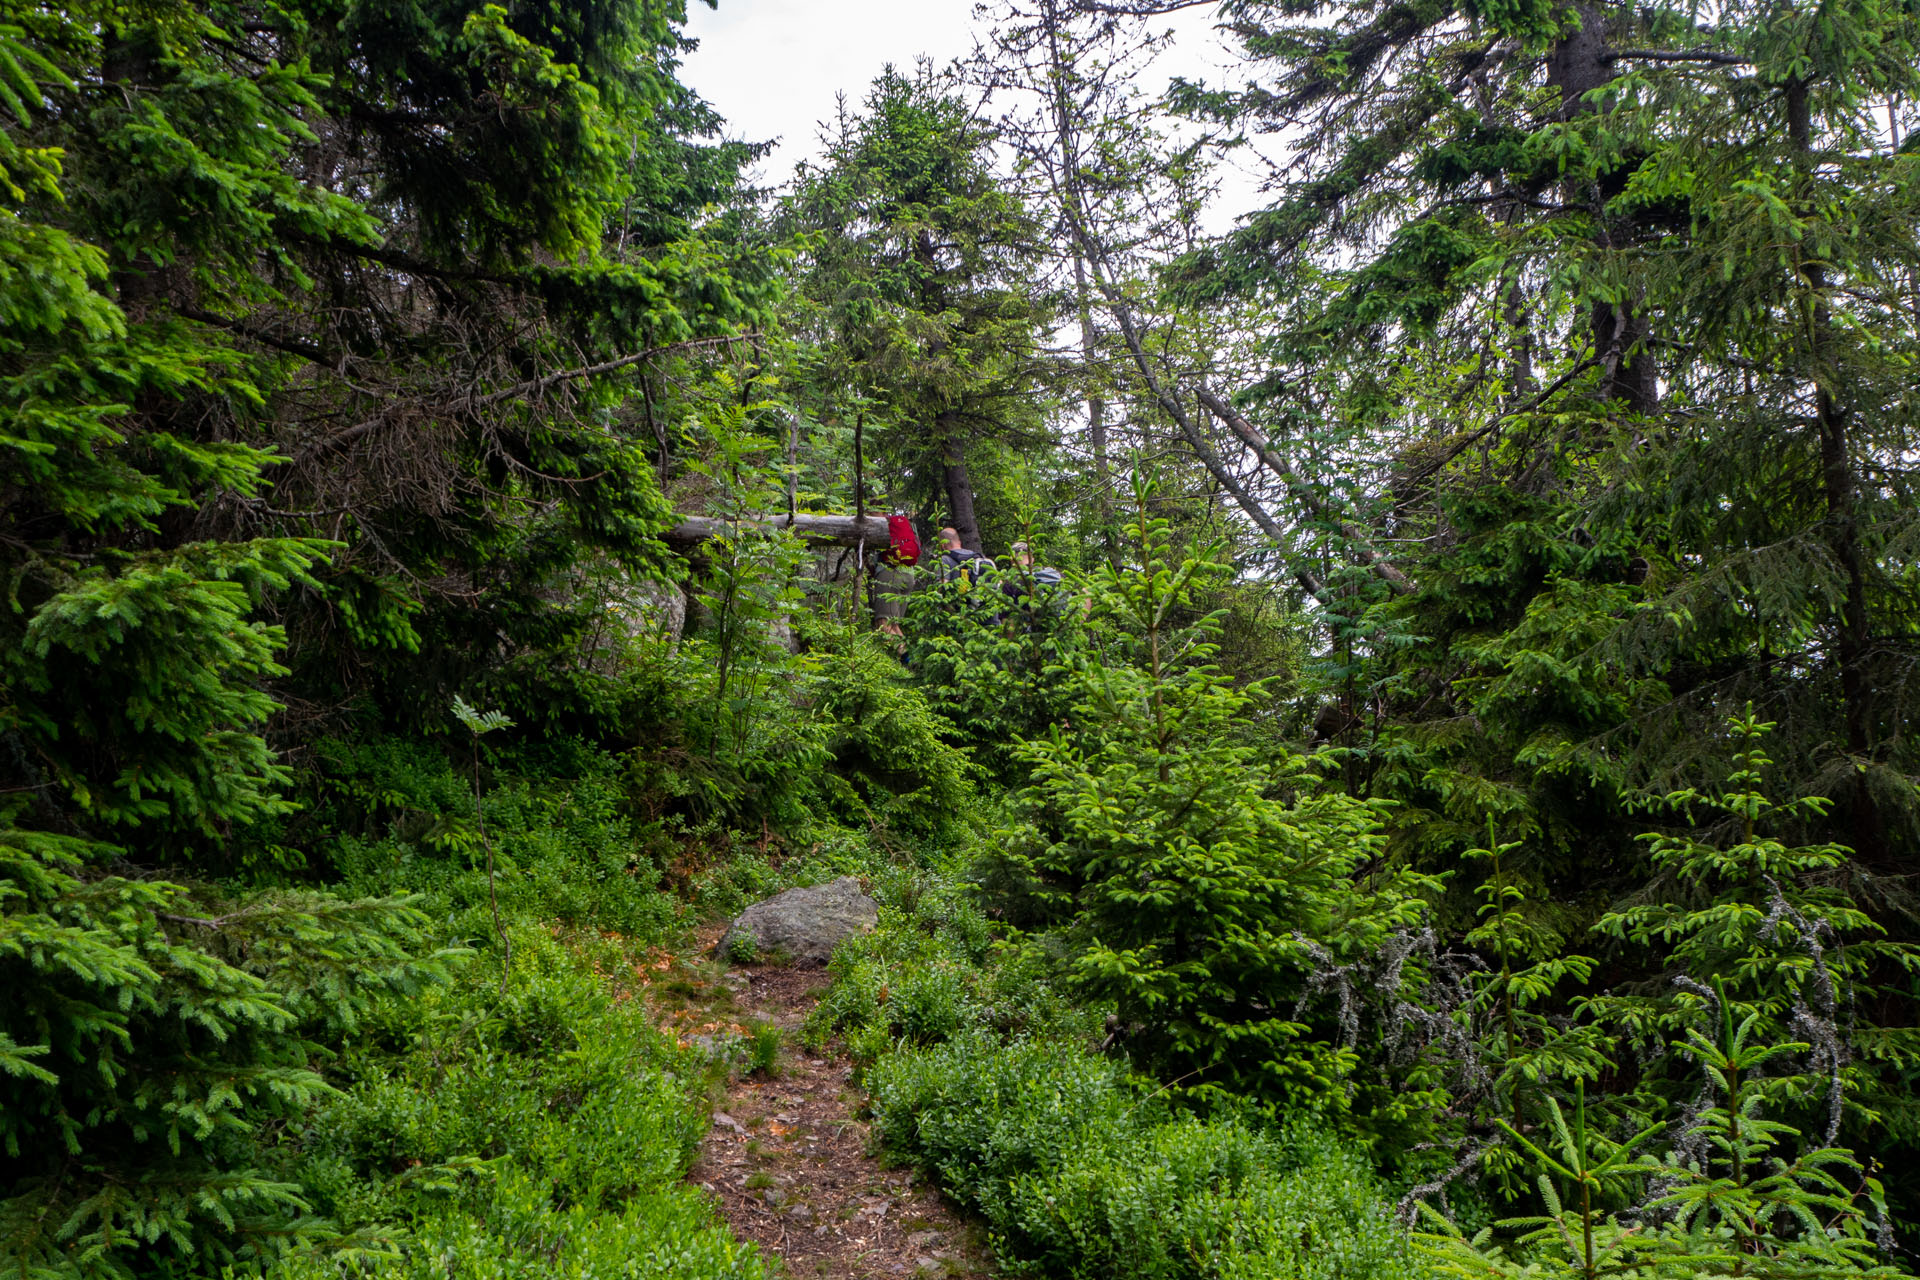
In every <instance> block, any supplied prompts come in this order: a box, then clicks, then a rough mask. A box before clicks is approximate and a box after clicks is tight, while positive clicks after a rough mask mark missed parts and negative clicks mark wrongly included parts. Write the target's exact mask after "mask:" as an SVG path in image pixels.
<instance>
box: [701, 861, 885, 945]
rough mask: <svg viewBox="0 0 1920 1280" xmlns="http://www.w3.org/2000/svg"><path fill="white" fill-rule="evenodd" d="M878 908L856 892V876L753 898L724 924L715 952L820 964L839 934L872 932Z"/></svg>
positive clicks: (878, 911) (838, 939) (839, 939)
mask: <svg viewBox="0 0 1920 1280" xmlns="http://www.w3.org/2000/svg"><path fill="white" fill-rule="evenodd" d="M879 923H880V908H879V907H878V906H877V905H876V904H875V903H874V901H873V899H872V898H869V897H868V896H867V895H866V894H864V893H862V892H860V882H859V881H858V880H855V879H854V878H853V877H852V876H842V877H840V878H839V879H838V880H831V881H828V882H827V883H826V884H818V885H814V886H813V887H812V888H811V889H789V890H787V891H786V892H785V893H781V894H775V895H774V896H773V897H771V898H768V899H767V900H766V901H765V902H756V903H754V904H753V905H752V906H750V907H748V908H747V909H746V910H745V911H742V912H741V913H740V915H739V917H738V918H737V919H735V920H734V922H733V923H732V924H730V925H728V926H727V932H726V934H725V935H724V936H723V937H722V938H721V939H720V945H719V946H717V947H715V948H714V954H715V955H717V956H719V957H721V958H722V959H728V960H731V959H739V958H743V957H753V958H755V959H760V960H769V959H775V958H782V957H783V958H785V959H786V960H788V961H790V962H792V963H794V964H803V965H823V964H825V963H826V962H827V960H828V958H829V957H830V956H832V955H833V949H834V947H836V946H838V945H839V944H840V942H841V940H842V939H844V938H849V937H852V936H853V935H854V934H856V933H872V932H873V927H874V926H875V925H877V924H879Z"/></svg>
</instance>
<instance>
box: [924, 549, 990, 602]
mask: <svg viewBox="0 0 1920 1280" xmlns="http://www.w3.org/2000/svg"><path fill="white" fill-rule="evenodd" d="M935 563H936V565H937V567H938V570H939V574H940V581H941V582H943V583H946V584H947V585H948V586H951V587H953V588H954V589H955V590H956V591H959V592H961V593H962V594H965V593H966V592H968V591H971V590H973V588H974V587H975V586H977V585H978V584H979V582H980V580H981V579H982V578H985V577H986V576H987V575H988V574H990V573H992V572H993V569H994V564H993V561H991V560H989V559H987V558H986V557H985V556H983V555H981V554H980V553H979V552H978V551H969V550H967V549H966V548H965V547H954V548H952V549H950V550H947V551H943V552H941V553H940V559H939V560H938V561H936V562H935Z"/></svg>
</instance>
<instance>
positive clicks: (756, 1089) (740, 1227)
mask: <svg viewBox="0 0 1920 1280" xmlns="http://www.w3.org/2000/svg"><path fill="white" fill-rule="evenodd" d="M723 927H724V926H720V925H716V926H712V927H710V928H708V929H704V930H702V931H701V932H700V934H699V936H698V937H697V939H696V950H695V951H694V952H693V953H692V954H690V955H682V956H677V957H674V958H673V959H672V962H671V964H669V965H666V966H665V967H663V968H659V969H658V970H657V971H656V972H655V973H654V974H652V975H650V977H649V980H648V981H647V983H646V986H647V989H648V1003H649V1005H650V1006H651V1007H652V1008H653V1009H654V1010H655V1012H656V1014H657V1016H658V1017H659V1019H660V1022H661V1025H662V1026H663V1027H665V1028H666V1029H668V1030H669V1031H671V1032H672V1033H673V1034H674V1035H675V1036H676V1037H678V1038H679V1039H680V1040H681V1041H682V1042H684V1043H702V1042H704V1043H715V1042H717V1041H718V1040H720V1039H721V1038H730V1037H736V1036H740V1035H742V1034H744V1033H745V1032H746V1031H747V1029H748V1028H750V1027H752V1026H753V1025H754V1024H756V1023H761V1024H771V1025H773V1026H775V1027H778V1028H779V1030H780V1039H781V1051H780V1055H779V1059H778V1063H777V1065H776V1067H775V1069H774V1071H773V1072H772V1073H767V1074H763V1073H752V1074H745V1073H742V1072H735V1073H733V1074H732V1075H731V1076H730V1077H729V1078H728V1080H727V1081H726V1083H725V1085H724V1090H723V1091H717V1092H716V1096H715V1098H714V1112H713V1126H712V1128H711V1129H710V1130H709V1131H708V1133H707V1136H706V1138H705V1140H704V1141H703V1142H702V1144H701V1149H700V1155H699V1158H698V1159H697V1160H696V1161H695V1163H694V1166H693V1168H692V1170H691V1172H690V1173H689V1174H688V1178H689V1180H690V1181H692V1182H693V1183H695V1184H696V1185H698V1186H699V1187H700V1188H701V1189H702V1190H703V1191H705V1192H707V1193H708V1194H709V1195H710V1196H711V1197H712V1198H713V1201H714V1204H715V1206H716V1208H717V1209H718V1210H719V1212H720V1214H721V1216H722V1217H724V1218H725V1219H726V1220H727V1222H728V1224H729V1225H730V1226H731V1227H732V1228H733V1231H734V1234H735V1235H737V1236H738V1237H739V1238H740V1239H742V1240H751V1241H753V1242H754V1243H755V1244H758V1245H759V1246H760V1247H761V1248H762V1249H763V1250H764V1251H765V1252H766V1253H768V1254H769V1255H771V1256H772V1257H775V1258H778V1259H780V1260H781V1261H782V1263H784V1265H785V1268H786V1271H787V1273H788V1274H789V1275H791V1276H794V1277H809V1278H810V1277H816V1276H818V1277H836V1278H840V1277H845V1278H846V1280H892V1278H893V1277H898V1276H940V1277H977V1278H979V1280H985V1277H987V1276H989V1275H990V1274H991V1268H990V1262H989V1252H988V1250H987V1248H986V1247H985V1243H984V1240H983V1238H982V1234H981V1232H980V1230H979V1228H978V1227H976V1226H974V1225H973V1224H970V1223H967V1222H965V1221H964V1220H962V1219H961V1218H960V1216H959V1215H958V1214H957V1213H956V1212H955V1211H954V1209H953V1208H952V1207H951V1206H950V1205H948V1204H947V1203H946V1201H945V1200H944V1199H942V1198H941V1196H940V1194H939V1192H938V1191H937V1190H935V1189H934V1188H933V1187H932V1186H930V1185H928V1184H927V1183H926V1182H925V1180H924V1179H922V1178H921V1177H920V1176H919V1175H918V1174H916V1173H915V1172H913V1171H912V1170H909V1169H902V1168H892V1169H890V1168H887V1167H885V1166H884V1165H883V1164H882V1163H881V1162H880V1160H878V1159H877V1158H876V1157H875V1156H874V1155H873V1154H872V1153H871V1151H870V1146H871V1139H870V1136H869V1131H868V1126H867V1123H866V1121H865V1120H864V1119H862V1118H861V1117H862V1113H863V1110H864V1103H865V1097H864V1095H863V1094H862V1093H861V1091H860V1089H859V1087H858V1086H857V1085H856V1084H855V1083H854V1079H853V1077H854V1069H853V1064H852V1063H851V1062H850V1061H849V1060H848V1059H847V1058H846V1056H845V1054H844V1052H843V1051H842V1049H841V1047H840V1046H839V1045H838V1044H832V1045H829V1046H828V1047H827V1049H826V1050H825V1051H824V1052H823V1053H821V1054H818V1055H815V1054H811V1053H809V1052H808V1051H807V1050H806V1049H804V1048H803V1047H802V1046H801V1043H800V1027H801V1024H802V1023H804V1022H805V1021H806V1018H807V1015H808V1013H810V1012H811V1011H812V1010H813V1007H814V1006H815V1005H816V1004H817V1003H819V999H820V996H821V995H822V994H824V993H825V991H826V989H827V986H828V983H829V979H828V977H827V975H826V973H825V972H824V971H822V970H820V969H808V968H790V967H785V966H778V965H733V966H726V965H722V964H721V963H719V962H718V961H716V960H714V959H713V958H712V955H711V952H712V948H713V945H714V943H715V942H716V941H717V940H718V939H719V936H720V933H721V931H722V929H723Z"/></svg>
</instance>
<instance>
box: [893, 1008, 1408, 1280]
mask: <svg viewBox="0 0 1920 1280" xmlns="http://www.w3.org/2000/svg"><path fill="white" fill-rule="evenodd" d="M867 1085H868V1089H869V1091H870V1092H871V1093H872V1095H873V1108H874V1119H875V1125H876V1128H877V1129H878V1130H879V1133H880V1135H881V1138H882V1141H883V1142H885V1143H886V1145H887V1146H888V1147H889V1149H891V1150H893V1151H895V1152H897V1153H899V1154H901V1155H903V1156H905V1157H906V1158H908V1159H910V1160H912V1161H914V1162H915V1163H917V1164H919V1165H921V1166H922V1167H923V1168H925V1169H927V1170H928V1171H929V1172H931V1173H934V1174H935V1175H937V1176H938V1177H939V1178H940V1180H941V1182H942V1184H943V1185H944V1186H945V1187H946V1188H947V1190H948V1192H949V1193H950V1194H952V1195H954V1196H955V1197H956V1198H957V1199H959V1200H960V1201H961V1202H962V1203H964V1204H967V1205H969V1206H970V1207H973V1208H975V1209H977V1210H978V1211H979V1212H980V1213H981V1214H982V1215H983V1216H985V1217H986V1219H987V1221H988V1222H989V1223H990V1224H991V1225H992V1227H993V1228H994V1231H995V1234H996V1237H997V1240H998V1245H999V1248H1000V1249H1001V1251H1002V1254H1003V1257H1005V1258H1007V1260H1009V1261H1011V1262H1012V1263H1013V1264H1014V1265H1015V1266H1016V1268H1017V1269H1018V1270H1019V1271H1021V1272H1023V1273H1026V1274H1032V1275H1045V1276H1059V1277H1073V1278H1076V1280H1077V1278H1079V1277H1095V1276H1099V1277H1110V1276H1114V1275H1125V1276H1130V1277H1132V1276H1139V1277H1150V1278H1156V1280H1157V1278H1161V1277H1165V1278H1169V1280H1171V1278H1176V1277H1196V1278H1197V1277H1236V1278H1238V1277H1248V1278H1250V1277H1253V1276H1263V1277H1264V1276H1301V1277H1316V1278H1317V1277H1326V1278H1327V1280H1334V1278H1335V1277H1339V1278H1340V1280H1366V1278H1369V1277H1399V1276H1411V1275H1412V1274H1413V1271H1412V1268H1411V1266H1410V1264H1409V1259H1408V1255H1407V1244H1406V1240H1405V1237H1404V1236H1403V1235H1402V1234H1401V1233H1400V1232H1399V1231H1397V1230H1396V1229H1395V1228H1394V1226H1393V1224H1392V1222H1391V1220H1390V1218H1389V1216H1388V1213H1387V1210H1386V1207H1385V1204H1384V1202H1383V1201H1382V1199H1381V1196H1380V1191H1379V1188H1378V1186H1377V1184H1376V1183H1375V1181H1374V1179H1373V1175H1372V1173H1371V1171H1370V1170H1369V1169H1368V1168H1367V1167H1366V1165H1365V1164H1364V1162H1363V1161H1361V1160H1360V1159H1359V1158H1357V1157H1356V1156H1354V1155H1352V1154H1342V1153H1340V1152H1339V1151H1337V1150H1336V1149H1335V1148H1334V1147H1333V1146H1332V1145H1331V1142H1330V1140H1328V1139H1327V1138H1326V1137H1324V1136H1321V1137H1309V1136H1307V1135H1305V1134H1303V1133H1289V1134H1285V1135H1282V1136H1280V1137H1274V1136H1270V1135H1268V1134H1265V1133H1263V1132H1261V1131H1259V1130H1256V1129H1254V1128H1251V1127H1248V1126H1247V1125H1245V1124H1243V1123H1241V1122H1239V1121H1236V1120H1233V1119H1226V1118H1216V1119H1212V1120H1200V1119H1196V1118H1194V1117H1191V1116H1185V1117H1177V1116H1171V1115H1169V1114H1168V1113H1167V1112H1166V1110H1165V1108H1164V1107H1163V1106H1160V1105H1157V1100H1156V1099H1155V1098H1153V1097H1151V1096H1147V1095H1145V1094H1143V1093H1142V1092H1141V1091H1140V1090H1139V1089H1138V1088H1136V1087H1135V1086H1132V1085H1130V1084H1129V1083H1128V1082H1127V1081H1126V1079H1125V1077H1124V1076H1123V1074H1122V1072H1121V1071H1120V1069H1119V1068H1118V1067H1117V1066H1116V1065H1115V1064H1113V1063H1111V1062H1108V1061H1106V1060H1104V1059H1101V1058H1097V1057H1092V1056H1089V1055H1088V1054H1087V1053H1086V1052H1085V1051H1084V1050H1083V1049H1081V1048H1079V1047H1077V1046H1075V1045H1073V1044H1070V1043H1066V1042H1061V1041H1035V1040H1025V1039H1019V1040H1015V1041H1012V1042H1011V1043H1002V1042H1000V1041H999V1040H997V1039H996V1038H994V1037H992V1036H990V1035H987V1034H984V1033H980V1032H973V1033H969V1034H966V1035H962V1036H959V1037H957V1038H955V1039H953V1040H951V1041H949V1042H948V1043H946V1044H944V1045H939V1046H935V1047H932V1048H927V1049H902V1050H901V1051H900V1052H898V1053H895V1054H893V1055H891V1056H888V1057H886V1058H883V1059H881V1061H880V1062H879V1063H877V1064H876V1065H875V1066H874V1067H873V1068H872V1069H871V1070H870V1071H869V1072H868V1075H867Z"/></svg>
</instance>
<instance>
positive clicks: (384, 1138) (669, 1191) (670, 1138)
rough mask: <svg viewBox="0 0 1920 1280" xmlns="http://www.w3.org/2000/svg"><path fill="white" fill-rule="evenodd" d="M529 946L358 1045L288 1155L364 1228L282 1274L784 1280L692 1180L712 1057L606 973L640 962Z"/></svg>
mask: <svg viewBox="0 0 1920 1280" xmlns="http://www.w3.org/2000/svg"><path fill="white" fill-rule="evenodd" d="M521 938H522V945H521V946H520V947H519V948H517V949H516V952H515V956H514V968H513V972H512V975H511V977H510V978H509V980H508V982H507V984H506V987H505V989H504V990H502V989H501V988H500V985H499V979H498V974H497V971H490V970H489V969H488V968H487V967H484V966H475V967H474V968H473V969H472V970H470V971H469V973H467V974H466V975H464V976H463V978H462V979H461V980H460V981H459V982H457V983H455V984H453V985H451V986H448V987H445V988H442V989H441V990H439V991H438V992H436V993H434V994H433V995H431V996H429V997H428V998H426V999H424V1000H419V1001H414V1002H411V1003H399V1002H395V1003H393V1004H391V1005H390V1006H388V1007H387V1009H386V1010H385V1014H386V1016H385V1017H384V1018H383V1019H382V1020H381V1021H380V1023H379V1024H378V1025H377V1026H375V1027H373V1028H371V1029H370V1035H369V1036H368V1038H367V1039H366V1041H365V1042H364V1043H362V1044H361V1045H358V1046H356V1047H355V1048H354V1049H353V1050H351V1051H350V1052H348V1053H347V1054H346V1055H344V1056H343V1058H342V1061H341V1063H340V1064H339V1073H340V1076H341V1078H342V1079H341V1083H342V1085H343V1091H342V1093H341V1095H340V1096H339V1097H338V1098H337V1099H336V1100H334V1101H333V1102H332V1103H331V1104H329V1105H327V1106H325V1107H323V1108H321V1109H320V1110H319V1111H318V1112H316V1113H315V1114H314V1115H313V1116H312V1117H311V1118H310V1120H309V1121H308V1122H307V1124H305V1125H304V1126H303V1127H302V1128H301V1129H300V1130H299V1131H298V1132H297V1133H292V1134H289V1135H288V1136H287V1138H286V1140H285V1143H284V1146H283V1156H284V1159H285V1161H286V1166H287V1169H286V1171H287V1175H288V1176H289V1177H290V1179H291V1180H294V1181H296V1182H298V1183H299V1184H301V1185H302V1186H303V1187H305V1188H306V1189H307V1192H308V1194H309V1195H310V1196H311V1197H312V1199H313V1203H314V1208H315V1209H316V1211H318V1212H321V1213H324V1214H325V1215H327V1216H328V1217H329V1218H331V1219H332V1220H333V1221H334V1222H335V1223H337V1224H338V1225H339V1227H340V1228H341V1229H342V1230H343V1231H345V1232H349V1233H358V1234H359V1236H360V1237H361V1239H360V1240H359V1241H357V1242H352V1243H355V1244H356V1245H357V1247H352V1248H348V1249H345V1250H341V1249H337V1248H332V1249H329V1250H327V1251H325V1252H324V1253H321V1252H316V1253H312V1254H308V1255H305V1256H302V1257H296V1258H294V1259H291V1260H289V1261H288V1262H287V1263H286V1264H284V1265H283V1266H282V1267H281V1268H280V1269H279V1270H278V1271H277V1272H276V1273H275V1274H276V1275H277V1276H279V1277H282V1280H308V1278H310V1277H323V1276H324V1277H330V1276H362V1275H366V1276H392V1277H421V1278H422V1280H424V1278H425V1277H430V1276H431V1277H442V1276H447V1275H452V1274H456V1273H457V1274H459V1275H462V1276H478V1277H509V1276H534V1275H539V1276H582V1277H584V1276H592V1275H618V1276H623V1277H636V1278H637V1277H647V1278H652V1277H660V1278H661V1280H668V1278H672V1280H682V1278H684V1280H709V1278H711V1280H758V1278H759V1277H762V1276H766V1275H767V1274H769V1272H768V1269H767V1266H766V1264H765V1263H764V1262H763V1261H762V1260H761V1259H760V1258H759V1256H758V1255H757V1254H756V1252H755V1251H754V1250H753V1249H752V1247H751V1246H746V1245H742V1244H740V1243H738V1242H737V1241H735V1240H734V1239H733V1237H732V1236H731V1235H730V1234H729V1233H728V1232H727V1231H726V1230H725V1228H724V1227H721V1226H719V1225H718V1224H717V1223H716V1222H715V1221H714V1217H713V1214H712V1211H711V1209H710V1208H709V1207H708V1206H707V1205H706V1203H705V1202H704V1200H703V1198H702V1197H701V1196H700V1194H699V1192H698V1191H696V1190H694V1189H692V1188H689V1187H688V1186H687V1185H685V1183H684V1181H683V1179H684V1176H685V1173H686V1170H687V1168H688V1166H689V1164H690V1163H691V1161H692V1159H693V1155H694V1152H695V1149H696V1147H697V1145H698V1142H699V1139H700V1135H701V1134H702V1133H703V1132H704V1131H705V1129H706V1126H707V1119H706V1107H705V1085H706V1081H705V1071H706V1063H705V1061H704V1060H702V1059H700V1058H698V1057H697V1056H695V1055H692V1054H689V1053H687V1052H686V1051H683V1050H679V1049H676V1048H675V1047H674V1045H673V1042H672V1041H671V1040H669V1039H668V1038H667V1037H665V1036H664V1035H663V1034H662V1033H661V1032H660V1031H658V1030H657V1029H656V1028H655V1027H653V1026H652V1025H651V1024H650V1022H649V1021H648V1019H647V1018H646V1016H645V1014H644V1010H643V1008H642V1006H641V1005H640V1004H639V1002H638V1001H636V1000H632V999H626V1000H618V999H616V995H617V993H616V991H615V990H613V989H610V988H609V986H608V985H607V983H606V982H605V980H604V979H603V977H602V976H601V973H602V972H603V971H605V970H607V969H609V968H611V967H612V966H613V965H614V964H616V963H619V962H620V961H622V960H624V959H626V958H627V956H628V954H629V953H627V952H625V951H623V950H621V949H619V948H618V947H617V945H616V944H613V943H608V942H604V941H603V942H602V943H601V945H600V948H598V950H599V951H600V954H598V955H596V954H595V952H596V948H595V947H594V946H593V945H592V944H591V943H587V942H585V941H583V940H580V939H571V940H569V942H565V943H563V942H562V941H560V940H558V939H555V938H553V937H551V936H548V937H546V938H545V939H544V940H542V938H541V935H540V934H539V933H538V932H537V931H533V930H523V931H522V932H521Z"/></svg>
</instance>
